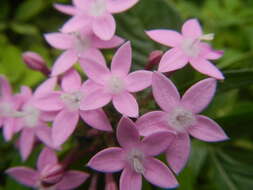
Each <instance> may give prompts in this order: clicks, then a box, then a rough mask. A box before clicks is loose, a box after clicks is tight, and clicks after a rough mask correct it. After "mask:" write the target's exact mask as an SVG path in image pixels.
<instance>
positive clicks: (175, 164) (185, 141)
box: [166, 133, 191, 174]
mask: <svg viewBox="0 0 253 190" xmlns="http://www.w3.org/2000/svg"><path fill="white" fill-rule="evenodd" d="M190 149H191V141H190V137H189V135H188V134H187V133H179V134H178V135H177V136H176V138H175V139H174V141H173V142H172V143H171V144H170V146H169V148H168V149H167V151H166V158H167V161H168V163H169V166H170V168H171V169H172V170H173V171H174V172H175V173H176V174H178V173H179V172H180V171H181V170H182V169H183V168H184V166H185V165H186V163H187V161H188V158H189V155H190Z"/></svg>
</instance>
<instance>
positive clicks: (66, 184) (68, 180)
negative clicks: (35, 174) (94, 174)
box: [55, 170, 89, 190]
mask: <svg viewBox="0 0 253 190" xmlns="http://www.w3.org/2000/svg"><path fill="white" fill-rule="evenodd" d="M88 177H89V174H88V173H85V172H81V171H74V170H70V171H67V172H65V173H64V176H63V177H62V179H61V181H60V182H59V183H57V184H56V185H55V188H56V189H57V190H69V189H75V188H77V187H78V186H80V185H81V184H82V183H84V181H86V180H87V178H88Z"/></svg>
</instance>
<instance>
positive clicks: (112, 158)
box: [87, 147, 125, 173]
mask: <svg viewBox="0 0 253 190" xmlns="http://www.w3.org/2000/svg"><path fill="white" fill-rule="evenodd" d="M87 165H88V166H89V167H91V168H92V169H94V170H98V171H100V172H110V173H111V172H117V171H120V170H122V169H123V167H124V165H125V161H124V154H123V151H122V148H118V147H111V148H107V149H104V150H102V151H100V152H98V153H97V154H96V155H95V156H93V157H92V158H91V160H90V161H89V163H88V164H87Z"/></svg>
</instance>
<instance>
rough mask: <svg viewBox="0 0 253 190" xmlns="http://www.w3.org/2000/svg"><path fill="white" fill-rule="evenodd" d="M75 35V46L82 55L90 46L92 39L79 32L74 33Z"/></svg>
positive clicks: (79, 54)
mask: <svg viewBox="0 0 253 190" xmlns="http://www.w3.org/2000/svg"><path fill="white" fill-rule="evenodd" d="M73 35H74V36H75V42H74V46H75V49H76V51H77V54H78V56H79V57H80V56H81V54H82V53H83V52H84V51H85V50H87V49H88V48H89V47H90V40H89V39H88V38H86V37H85V36H84V35H81V34H79V33H74V34H73Z"/></svg>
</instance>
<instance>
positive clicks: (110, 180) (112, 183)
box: [105, 174, 118, 190]
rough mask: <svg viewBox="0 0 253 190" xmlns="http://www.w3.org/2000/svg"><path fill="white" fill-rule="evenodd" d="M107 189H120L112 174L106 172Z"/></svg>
mask: <svg viewBox="0 0 253 190" xmlns="http://www.w3.org/2000/svg"><path fill="white" fill-rule="evenodd" d="M105 190H118V187H117V184H116V182H115V180H114V178H113V175H112V174H106V176H105Z"/></svg>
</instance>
